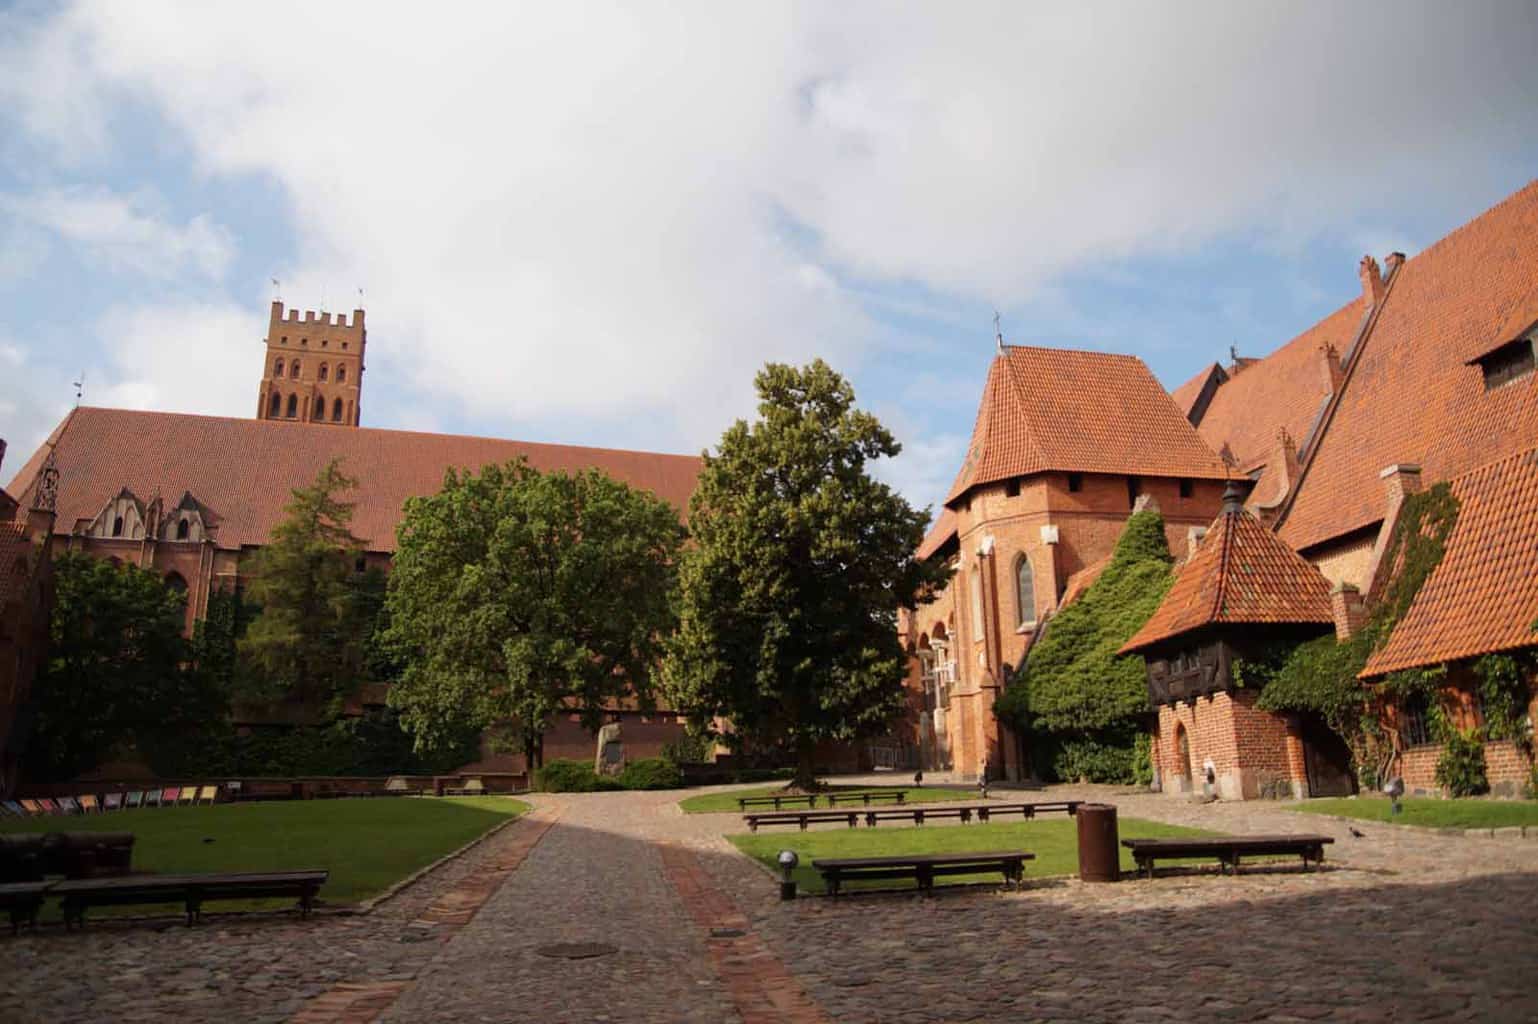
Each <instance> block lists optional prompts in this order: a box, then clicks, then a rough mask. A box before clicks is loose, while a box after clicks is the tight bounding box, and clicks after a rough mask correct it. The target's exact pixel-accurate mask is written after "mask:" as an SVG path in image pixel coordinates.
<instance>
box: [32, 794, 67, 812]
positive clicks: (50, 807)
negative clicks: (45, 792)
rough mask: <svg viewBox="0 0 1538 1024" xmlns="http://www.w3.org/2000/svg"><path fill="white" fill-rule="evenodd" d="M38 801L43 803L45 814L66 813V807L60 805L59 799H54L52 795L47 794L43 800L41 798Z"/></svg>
mask: <svg viewBox="0 0 1538 1024" xmlns="http://www.w3.org/2000/svg"><path fill="white" fill-rule="evenodd" d="M38 803H40V804H42V805H43V813H44V814H63V813H64V808H62V807H60V806H59V804H58V801H56V800H54V799H53V798H52V797H48V796H45V797H43V798H42V799H41V800H39V801H38Z"/></svg>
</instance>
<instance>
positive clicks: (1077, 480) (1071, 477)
mask: <svg viewBox="0 0 1538 1024" xmlns="http://www.w3.org/2000/svg"><path fill="white" fill-rule="evenodd" d="M1082 490H1084V474H1083V473H1069V474H1068V491H1069V493H1070V494H1078V493H1079V492H1080V491H1082Z"/></svg>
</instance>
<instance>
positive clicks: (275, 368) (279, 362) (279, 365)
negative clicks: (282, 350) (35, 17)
mask: <svg viewBox="0 0 1538 1024" xmlns="http://www.w3.org/2000/svg"><path fill="white" fill-rule="evenodd" d="M272 375H273V376H274V377H281V376H283V357H282V356H279V357H278V358H277V359H274V360H273V361H272Z"/></svg>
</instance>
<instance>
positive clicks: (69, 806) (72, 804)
mask: <svg viewBox="0 0 1538 1024" xmlns="http://www.w3.org/2000/svg"><path fill="white" fill-rule="evenodd" d="M58 804H59V810H60V811H61V812H63V813H64V814H79V813H80V804H79V803H77V802H76V801H75V798H74V797H72V796H61V797H59V799H58Z"/></svg>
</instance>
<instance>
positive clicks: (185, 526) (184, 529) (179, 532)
mask: <svg viewBox="0 0 1538 1024" xmlns="http://www.w3.org/2000/svg"><path fill="white" fill-rule="evenodd" d="M191 529H192V523H191V522H189V521H188V519H187V517H186V516H182V518H181V520H180V521H179V522H178V523H177V524H176V539H177V540H186V539H187V534H188V532H189V531H191Z"/></svg>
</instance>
